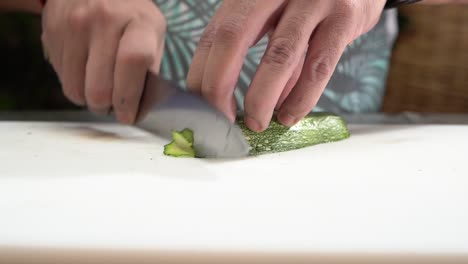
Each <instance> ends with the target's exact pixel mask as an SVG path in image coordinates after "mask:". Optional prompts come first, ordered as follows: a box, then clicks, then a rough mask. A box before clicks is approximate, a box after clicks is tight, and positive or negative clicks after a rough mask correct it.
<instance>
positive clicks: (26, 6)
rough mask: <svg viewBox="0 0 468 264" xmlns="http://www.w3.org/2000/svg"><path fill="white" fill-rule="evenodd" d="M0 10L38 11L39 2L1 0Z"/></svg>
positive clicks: (39, 9) (35, 0) (39, 10)
mask: <svg viewBox="0 0 468 264" xmlns="http://www.w3.org/2000/svg"><path fill="white" fill-rule="evenodd" d="M0 10H15V11H26V12H32V13H40V12H41V4H40V2H39V1H38V0H1V1H0Z"/></svg>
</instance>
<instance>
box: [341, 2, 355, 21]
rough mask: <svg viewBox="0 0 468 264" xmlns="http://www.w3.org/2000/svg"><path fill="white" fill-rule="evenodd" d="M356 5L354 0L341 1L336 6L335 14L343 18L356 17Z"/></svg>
mask: <svg viewBox="0 0 468 264" xmlns="http://www.w3.org/2000/svg"><path fill="white" fill-rule="evenodd" d="M357 11H358V3H357V1H356V0H342V1H340V3H339V4H338V7H337V9H336V13H337V14H340V16H342V17H343V18H346V17H354V16H355V15H357Z"/></svg>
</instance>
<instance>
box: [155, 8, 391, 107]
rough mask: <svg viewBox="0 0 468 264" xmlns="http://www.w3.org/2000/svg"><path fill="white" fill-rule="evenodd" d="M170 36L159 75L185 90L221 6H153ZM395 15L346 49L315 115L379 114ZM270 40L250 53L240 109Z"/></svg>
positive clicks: (239, 97) (239, 98) (242, 76)
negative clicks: (192, 64) (202, 39)
mask: <svg viewBox="0 0 468 264" xmlns="http://www.w3.org/2000/svg"><path fill="white" fill-rule="evenodd" d="M155 2H156V4H157V5H158V6H159V8H160V9H161V10H162V12H163V13H164V15H165V17H166V19H167V23H168V29H167V30H168V31H167V37H166V47H165V49H166V50H165V55H164V57H163V61H162V67H161V74H162V75H163V76H164V77H165V78H167V79H170V80H173V81H175V82H178V83H179V84H180V85H182V86H184V87H185V85H186V83H185V79H186V75H187V72H188V69H189V66H190V62H191V59H192V56H193V54H194V51H195V49H196V47H197V43H198V40H199V39H200V37H201V35H202V33H203V30H204V28H205V27H206V25H207V24H208V22H209V21H210V18H211V17H212V15H213V14H214V12H215V11H216V9H217V8H218V7H219V4H220V3H221V2H222V0H155ZM395 12H396V11H395V10H389V11H386V12H384V14H383V15H382V18H381V20H380V21H379V23H378V24H377V26H376V27H375V28H374V29H373V30H372V31H370V32H369V33H367V34H365V35H363V36H361V37H360V38H359V39H357V40H356V41H354V42H353V43H352V44H351V45H350V46H348V47H347V49H346V51H345V52H344V54H343V55H342V57H341V60H340V62H339V64H338V66H337V68H336V70H335V72H334V74H333V76H332V79H331V80H330V82H329V84H328V86H327V88H326V89H325V91H324V93H323V95H322V97H321V98H320V101H319V102H318V105H317V107H316V108H315V109H314V110H315V111H332V112H335V113H363V112H376V111H379V110H380V107H381V104H382V99H383V96H384V93H385V84H386V77H387V73H388V67H389V60H390V54H391V49H392V46H393V43H394V40H395V36H396V34H397V23H396V13H395ZM266 46H267V39H266V38H264V39H262V40H261V41H260V42H259V44H257V45H256V46H255V47H253V48H251V49H250V51H249V53H248V55H247V57H246V59H245V63H244V66H243V69H242V72H241V74H240V78H239V82H238V86H237V89H236V91H235V96H236V99H237V104H238V107H239V109H240V110H241V111H242V110H243V100H244V95H245V94H246V90H247V88H248V87H249V84H250V81H251V78H252V77H253V75H254V73H255V71H256V67H257V66H258V64H259V62H260V60H261V58H262V55H263V54H264V52H265V49H266Z"/></svg>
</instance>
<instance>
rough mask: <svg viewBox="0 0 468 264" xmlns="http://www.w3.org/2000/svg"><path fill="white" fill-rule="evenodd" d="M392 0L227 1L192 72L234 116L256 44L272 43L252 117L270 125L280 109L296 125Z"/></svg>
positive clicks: (251, 101)
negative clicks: (237, 94) (244, 71)
mask: <svg viewBox="0 0 468 264" xmlns="http://www.w3.org/2000/svg"><path fill="white" fill-rule="evenodd" d="M385 2H386V1H385V0H225V1H224V2H223V4H222V5H221V6H220V8H219V9H218V10H217V12H216V14H215V15H214V17H213V18H212V20H211V22H210V23H209V25H208V27H207V28H206V30H205V32H204V34H203V36H202V37H201V39H200V42H199V45H198V48H197V50H196V52H195V55H194V58H193V61H192V65H191V67H190V70H189V74H188V77H187V83H188V86H189V87H190V89H191V90H193V91H196V92H199V93H201V94H202V95H203V96H204V97H205V98H207V100H209V101H210V102H211V103H212V104H213V105H214V106H216V107H217V108H218V109H220V110H221V111H223V112H224V113H225V114H226V115H227V116H228V117H229V118H230V119H231V121H234V119H235V115H236V106H235V105H236V104H235V101H234V89H235V86H236V83H237V80H238V76H239V73H240V71H241V68H242V65H243V61H244V58H245V56H246V54H247V51H248V49H249V48H250V47H252V46H254V45H255V44H256V43H257V42H258V40H260V39H261V38H262V37H263V36H264V35H265V34H267V33H268V32H269V33H270V35H269V36H270V41H269V45H268V48H267V50H266V53H265V55H264V56H263V59H262V61H261V63H260V65H259V68H258V70H257V72H256V74H255V76H254V78H253V79H252V83H251V86H250V87H249V90H248V92H247V95H246V98H245V114H246V117H245V121H246V124H247V126H248V127H249V128H250V129H252V130H253V131H257V132H260V131H263V130H264V129H266V128H267V127H268V124H269V121H270V120H271V118H272V116H273V113H274V110H275V108H276V109H277V110H278V119H279V121H280V122H281V123H283V124H284V125H287V126H292V125H294V124H295V123H297V122H298V121H299V120H300V119H301V118H303V117H304V116H305V115H307V114H308V113H309V112H310V111H311V109H312V108H313V107H314V106H315V105H316V103H317V102H318V100H319V98H320V96H321V94H322V92H323V90H324V88H325V87H326V85H327V83H328V82H329V80H330V78H331V76H332V74H333V72H334V70H335V67H336V65H337V63H338V61H339V59H340V57H341V55H342V53H343V52H344V50H345V48H346V46H347V45H348V44H350V43H351V42H352V41H353V40H355V39H356V38H358V37H359V36H360V35H362V34H364V33H366V32H368V31H369V30H370V29H372V28H373V27H374V26H375V25H376V23H377V22H378V20H379V18H380V15H381V13H382V11H383V8H384V6H385Z"/></svg>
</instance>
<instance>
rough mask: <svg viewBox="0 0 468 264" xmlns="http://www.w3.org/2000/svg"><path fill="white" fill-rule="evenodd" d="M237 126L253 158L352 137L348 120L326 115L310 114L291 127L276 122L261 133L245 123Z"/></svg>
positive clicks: (242, 122)
mask: <svg viewBox="0 0 468 264" xmlns="http://www.w3.org/2000/svg"><path fill="white" fill-rule="evenodd" d="M237 123H238V125H239V126H240V128H241V129H242V131H243V132H244V134H245V138H246V139H247V141H248V142H249V145H250V147H251V149H250V155H251V156H257V155H262V154H269V153H278V152H285V151H290V150H295V149H300V148H305V147H310V146H313V145H317V144H322V143H330V142H335V141H340V140H343V139H347V138H349V137H350V132H349V130H348V127H347V124H346V121H345V120H344V119H343V118H342V117H340V116H337V115H334V114H330V113H325V112H320V113H311V114H309V115H307V116H306V117H304V118H303V119H302V120H301V121H299V123H297V124H296V125H294V126H292V127H286V126H284V125H282V124H280V123H278V122H277V121H276V120H273V121H272V122H271V123H270V125H269V127H268V128H267V129H266V130H265V131H263V132H261V133H255V132H253V131H251V130H250V129H248V128H247V126H246V125H245V124H244V121H242V120H238V121H237Z"/></svg>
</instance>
